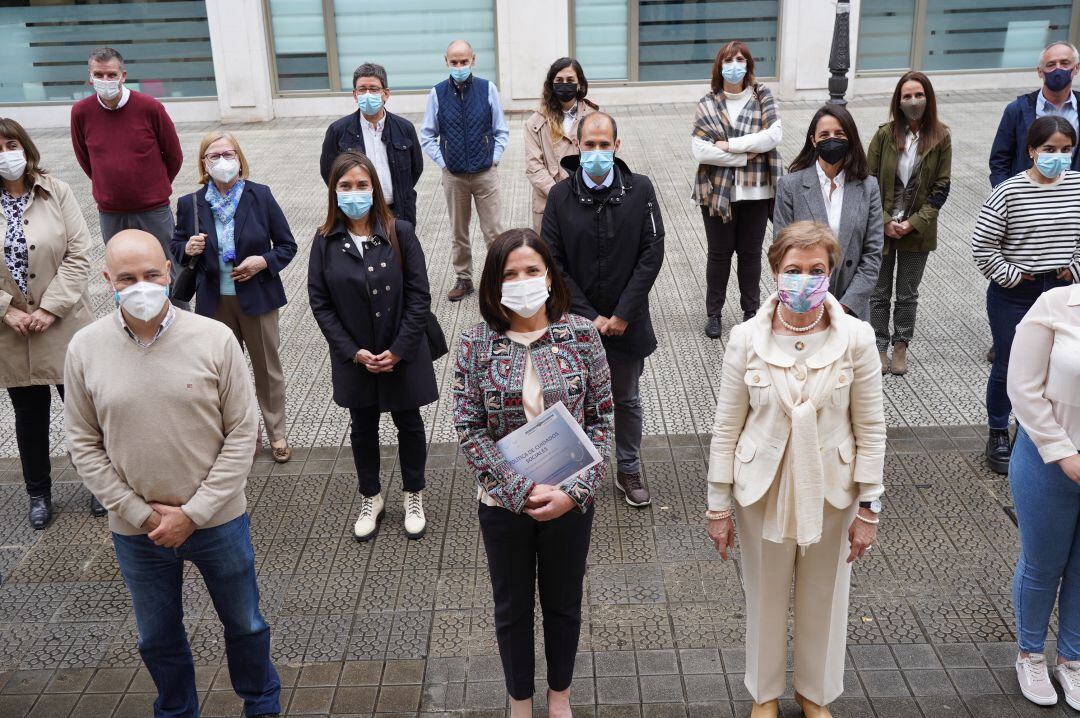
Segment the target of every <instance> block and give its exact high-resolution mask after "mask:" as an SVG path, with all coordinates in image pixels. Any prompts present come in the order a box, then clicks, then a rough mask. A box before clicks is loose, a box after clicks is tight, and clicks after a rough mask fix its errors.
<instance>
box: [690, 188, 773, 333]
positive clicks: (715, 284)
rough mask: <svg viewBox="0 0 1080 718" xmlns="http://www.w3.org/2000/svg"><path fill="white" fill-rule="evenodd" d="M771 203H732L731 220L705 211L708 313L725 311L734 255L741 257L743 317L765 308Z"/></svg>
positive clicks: (740, 277)
mask: <svg viewBox="0 0 1080 718" xmlns="http://www.w3.org/2000/svg"><path fill="white" fill-rule="evenodd" d="M770 204H771V202H770V200H767V199H755V200H747V201H744V202H732V203H731V221H730V222H725V221H723V220H722V219H721V218H719V217H710V216H709V208H708V207H702V208H701V216H702V219H703V220H704V221H705V239H706V240H707V241H708V243H709V253H708V256H707V258H706V262H705V312H706V313H707V314H708V315H709V316H710V317H713V316H719V315H720V312H721V311H723V309H724V298H725V296H726V294H727V285H728V276H729V275H730V274H731V255H733V254H734V255H737V256H738V258H739V264H738V268H737V270H736V274H737V275H738V278H739V304H740V305H741V306H742V311H743V314H744V315H746V314H753V313H754V312H756V311H757V310H758V309H759V308H760V307H761V294H760V283H761V245H762V242H764V241H765V224H766V223H767V222H768V221H769V205H770Z"/></svg>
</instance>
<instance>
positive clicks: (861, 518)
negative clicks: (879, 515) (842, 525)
mask: <svg viewBox="0 0 1080 718" xmlns="http://www.w3.org/2000/svg"><path fill="white" fill-rule="evenodd" d="M855 518H857V519H858V520H859V521H862V522H863V523H867V524H874V525H877V524H879V523H881V519H874V520H873V521H871V520H870V519H868V518H866V517H865V516H863V515H862V514H860V513H858V512H856V513H855Z"/></svg>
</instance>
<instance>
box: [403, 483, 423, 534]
mask: <svg viewBox="0 0 1080 718" xmlns="http://www.w3.org/2000/svg"><path fill="white" fill-rule="evenodd" d="M422 493H423V492H421V491H406V492H405V535H406V536H408V537H409V538H411V539H418V538H420V537H421V536H423V535H424V531H426V530H427V516H425V515H424V501H423V498H422V497H421V494H422Z"/></svg>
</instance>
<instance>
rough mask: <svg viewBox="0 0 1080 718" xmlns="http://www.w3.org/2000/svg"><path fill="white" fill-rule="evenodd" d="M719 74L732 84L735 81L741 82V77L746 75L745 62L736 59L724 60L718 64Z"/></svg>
mask: <svg viewBox="0 0 1080 718" xmlns="http://www.w3.org/2000/svg"><path fill="white" fill-rule="evenodd" d="M720 74H721V75H723V76H724V79H725V80H727V81H728V82H730V83H731V84H733V85H734V84H735V83H737V82H742V80H743V78H744V77H746V63H745V62H736V61H732V62H725V63H724V64H723V65H721V66H720Z"/></svg>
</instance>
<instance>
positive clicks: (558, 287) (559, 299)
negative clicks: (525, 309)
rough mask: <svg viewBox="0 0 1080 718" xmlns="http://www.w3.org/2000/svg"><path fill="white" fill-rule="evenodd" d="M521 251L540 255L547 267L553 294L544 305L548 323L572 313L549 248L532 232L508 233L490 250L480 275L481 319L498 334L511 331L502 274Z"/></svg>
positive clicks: (564, 287)
mask: <svg viewBox="0 0 1080 718" xmlns="http://www.w3.org/2000/svg"><path fill="white" fill-rule="evenodd" d="M522 247H528V248H529V249H532V250H533V251H535V252H536V253H537V254H539V255H540V259H542V260H544V266H545V267H547V274H548V279H550V280H551V294H550V295H549V296H548V300H547V304H546V305H545V308H546V309H547V316H548V321H549V322H556V321H558V320H559V317H561V316H562V315H564V314H566V313H567V312H568V311H570V290H568V289H567V288H566V282H564V281H563V278H562V275H561V274H559V268H558V267H557V266H556V265H555V260H554V258H552V256H551V250H549V249H548V247H547V244H546V243H544V241H543V240H541V239H540V235H538V234H537V233H536V232H534V231H533V230H531V229H508V230H506V231H505V232H503V233H502V234H500V235H499V236H498V237H496V238H495V241H494V242H492V243H491V245H490V246H489V247H488V250H487V259H486V260H485V261H484V273H483V274H481V275H480V316H482V317H483V318H484V321H485V322H487V323H488V326H490V327H491V328H492V329H494V330H495V331H497V332H505V331H506V330H507V329H509V328H510V318H509V317H508V316H507V312H508V311H509V310H508V309H506V307H504V306H503V305H502V285H503V270H504V269H505V268H506V260H507V259H508V258H509V257H510V253H511V252H513V251H514V250H515V249H521V248H522Z"/></svg>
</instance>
